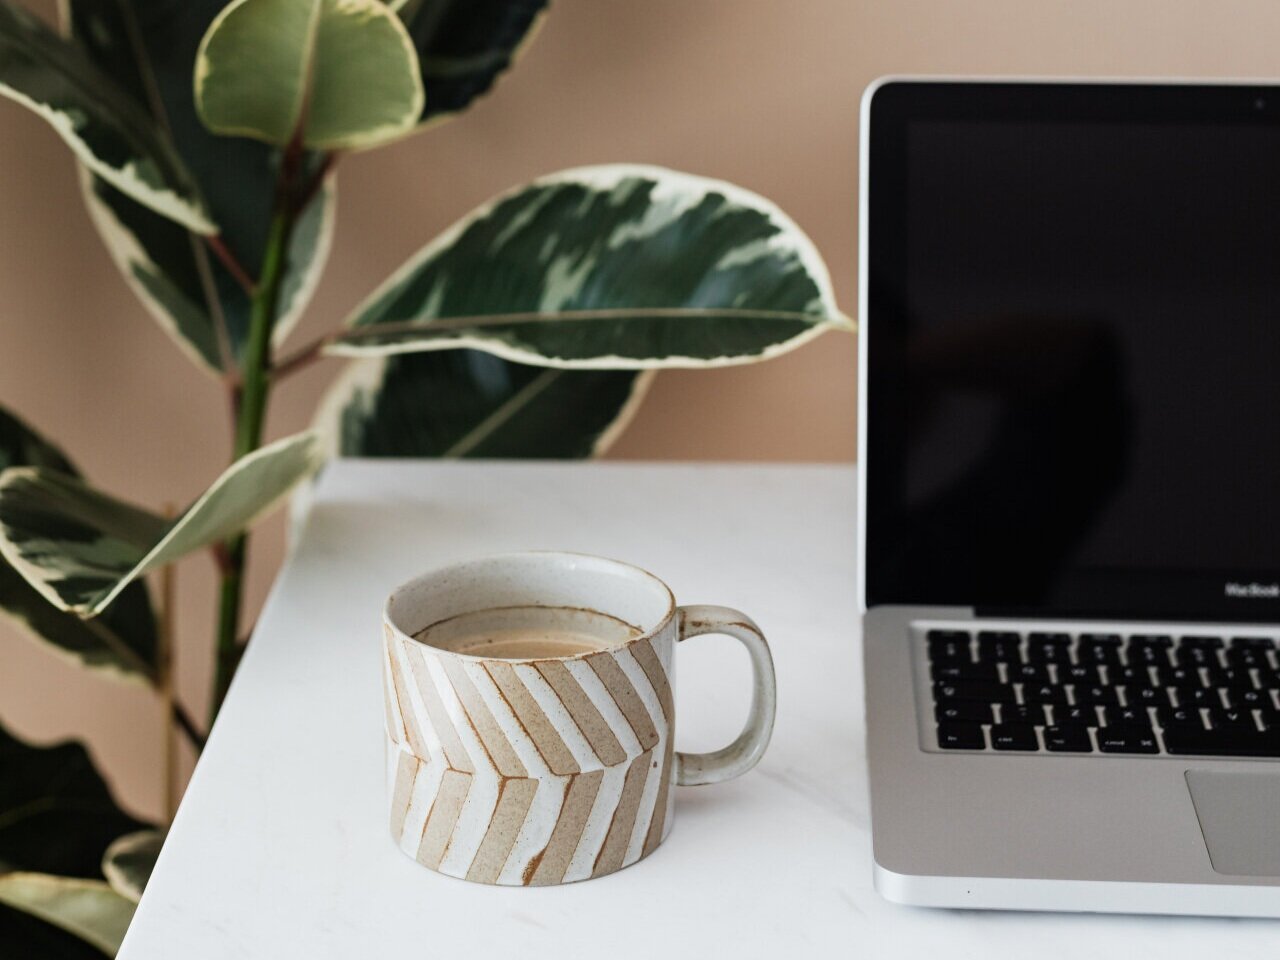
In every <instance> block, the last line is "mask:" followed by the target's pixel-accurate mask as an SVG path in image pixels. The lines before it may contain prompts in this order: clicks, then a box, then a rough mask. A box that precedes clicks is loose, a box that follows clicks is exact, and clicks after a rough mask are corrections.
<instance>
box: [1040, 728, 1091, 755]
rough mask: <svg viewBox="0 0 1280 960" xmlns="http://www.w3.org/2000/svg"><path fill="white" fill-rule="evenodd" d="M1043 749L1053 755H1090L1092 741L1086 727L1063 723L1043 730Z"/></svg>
mask: <svg viewBox="0 0 1280 960" xmlns="http://www.w3.org/2000/svg"><path fill="white" fill-rule="evenodd" d="M1044 747H1045V749H1046V750H1052V751H1053V752H1054V753H1092V752H1093V741H1092V740H1090V739H1089V728H1088V727H1086V726H1084V725H1083V724H1076V723H1063V724H1057V725H1055V726H1052V727H1045V728H1044Z"/></svg>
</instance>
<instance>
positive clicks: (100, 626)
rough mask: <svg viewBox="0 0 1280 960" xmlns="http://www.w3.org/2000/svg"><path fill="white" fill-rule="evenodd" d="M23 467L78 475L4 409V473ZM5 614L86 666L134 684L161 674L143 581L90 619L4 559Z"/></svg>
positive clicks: (1, 596) (1, 598)
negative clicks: (57, 601) (52, 598)
mask: <svg viewBox="0 0 1280 960" xmlns="http://www.w3.org/2000/svg"><path fill="white" fill-rule="evenodd" d="M23 466H25V467H38V468H41V469H46V470H50V471H56V472H60V473H63V474H66V475H69V476H77V473H76V470H75V467H73V466H72V464H71V463H70V461H68V460H67V458H66V456H64V455H63V453H62V451H60V450H58V449H57V448H56V447H54V446H53V445H52V444H51V443H49V442H48V441H47V440H45V439H44V438H43V437H41V436H40V435H39V434H37V433H36V432H35V431H34V430H32V429H31V427H29V426H27V424H25V423H23V422H22V421H21V420H19V419H18V418H17V417H14V416H12V415H11V414H9V413H6V412H5V411H4V410H0V471H2V470H4V469H7V468H8V467H23ZM0 614H4V615H6V616H8V617H9V618H11V619H12V621H13V622H14V623H15V624H16V625H17V626H18V627H20V628H21V629H22V630H23V631H24V632H25V633H27V634H29V635H30V636H31V637H32V638H33V639H35V640H37V641H41V642H44V643H46V644H48V645H49V646H50V648H51V649H52V650H53V651H54V652H56V653H58V654H61V655H63V656H66V657H70V658H71V659H73V660H75V661H76V662H78V663H80V664H81V665H83V666H86V667H89V668H91V669H95V670H102V671H106V672H108V673H111V674H114V675H115V676H117V677H120V678H122V679H132V680H147V679H150V678H151V677H152V676H153V675H154V673H155V670H154V664H155V655H156V620H155V616H154V614H153V613H152V609H151V601H150V598H149V597H148V595H147V590H146V587H145V585H144V584H142V583H135V584H132V585H131V586H130V587H129V588H128V589H127V590H125V591H124V592H123V593H122V594H121V595H120V598H119V600H117V602H116V603H115V604H113V605H112V607H111V609H110V610H108V611H106V613H105V614H104V615H103V616H102V617H100V618H99V619H97V620H94V621H84V620H81V619H80V618H79V617H77V616H75V615H74V614H71V613H67V612H66V611H64V610H61V609H59V608H58V607H55V606H54V605H53V604H51V603H50V602H49V601H48V600H47V599H46V598H45V597H43V596H41V595H40V593H39V592H38V591H37V590H36V589H35V588H34V587H32V586H31V585H30V584H29V583H27V581H26V580H24V579H23V578H22V576H21V575H20V574H19V573H18V572H17V571H16V570H14V569H13V567H11V566H10V565H9V563H8V562H7V561H6V560H4V559H2V558H0Z"/></svg>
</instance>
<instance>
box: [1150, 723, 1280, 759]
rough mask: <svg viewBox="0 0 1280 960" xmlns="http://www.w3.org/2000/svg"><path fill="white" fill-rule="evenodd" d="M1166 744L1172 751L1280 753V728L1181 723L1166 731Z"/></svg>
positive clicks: (1226, 754)
mask: <svg viewBox="0 0 1280 960" xmlns="http://www.w3.org/2000/svg"><path fill="white" fill-rule="evenodd" d="M1164 748H1165V750H1167V751H1168V752H1169V753H1176V754H1182V755H1190V756H1204V757H1280V732H1276V731H1273V730H1267V731H1266V732H1263V733H1247V732H1246V733H1240V732H1238V731H1235V730H1203V729H1196V728H1195V727H1190V726H1187V727H1183V726H1177V727H1170V728H1169V729H1168V730H1166V731H1164Z"/></svg>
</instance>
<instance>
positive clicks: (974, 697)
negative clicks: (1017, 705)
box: [933, 680, 1015, 703]
mask: <svg viewBox="0 0 1280 960" xmlns="http://www.w3.org/2000/svg"><path fill="white" fill-rule="evenodd" d="M933 699H934V700H936V701H937V702H938V703H946V702H947V701H950V700H970V701H977V702H978V703H1013V702H1014V699H1015V698H1014V695H1013V687H1010V686H1006V685H1005V684H1003V683H988V682H986V681H983V680H945V681H942V682H940V683H935V684H934V685H933Z"/></svg>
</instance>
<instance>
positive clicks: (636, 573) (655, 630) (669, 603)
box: [382, 550, 677, 663]
mask: <svg viewBox="0 0 1280 960" xmlns="http://www.w3.org/2000/svg"><path fill="white" fill-rule="evenodd" d="M530 557H534V558H539V559H545V560H548V561H554V560H556V559H563V558H571V559H572V558H578V559H586V560H591V561H593V562H596V563H601V564H606V565H608V566H612V567H615V568H619V569H621V570H623V571H624V572H625V573H626V574H627V575H628V576H630V577H632V578H635V579H642V580H648V581H650V582H651V583H653V584H655V585H657V586H658V587H660V588H661V590H662V592H663V595H664V596H665V597H666V609H665V611H664V612H663V614H662V616H661V617H660V618H659V619H658V620H657V622H656V623H654V625H653V626H652V627H649V628H648V629H642V630H640V632H639V633H637V634H636V635H635V636H634V637H631V638H629V639H628V640H626V641H625V642H624V643H621V644H618V645H617V646H616V647H610V648H608V649H607V650H593V651H589V652H586V653H574V654H569V655H567V656H561V657H485V656H477V655H475V654H470V653H458V652H456V651H454V650H445V649H442V648H441V647H436V646H433V645H432V644H429V643H427V642H425V641H423V640H419V639H418V638H417V637H416V636H414V635H413V634H411V633H409V632H408V631H406V630H404V629H403V628H402V627H401V626H400V624H399V623H397V622H396V621H395V619H394V618H393V617H392V614H391V607H392V605H393V604H394V603H395V601H396V597H397V596H398V595H399V594H401V593H403V592H404V591H406V590H408V589H410V588H412V587H415V586H417V585H418V584H419V583H421V582H423V581H424V580H429V579H432V578H434V577H439V576H441V575H443V574H446V573H448V572H449V571H451V570H454V569H456V568H459V567H469V566H476V565H481V564H483V565H488V564H491V563H500V562H502V561H504V560H516V559H524V558H530ZM526 606H539V605H538V604H526ZM490 609H498V608H497V607H493V608H490ZM583 609H586V610H590V611H591V612H594V613H599V614H602V615H604V616H608V617H612V614H610V613H608V612H607V611H605V610H599V609H596V608H587V607H584V608H583ZM676 609H677V608H676V598H675V594H673V593H672V592H671V588H670V587H669V586H667V584H666V582H665V581H663V580H662V578H661V577H658V576H657V575H656V574H653V573H651V572H650V571H648V570H646V569H645V568H644V567H640V566H637V565H636V564H634V563H628V562H627V561H625V560H616V559H614V558H613V557H604V556H601V555H599V554H595V553H585V552H583V551H580V550H508V551H504V552H502V553H489V554H482V555H481V556H478V557H471V558H469V559H466V560H458V561H454V562H453V563H446V564H443V565H441V566H438V567H434V568H432V569H430V570H426V571H424V572H422V573H420V574H418V575H417V576H415V577H410V578H409V579H408V580H406V581H404V582H403V583H401V584H400V585H399V586H397V587H396V588H395V589H394V590H392V591H391V593H390V594H389V595H388V596H387V599H386V602H385V603H383V605H382V622H383V623H384V624H386V625H387V626H388V627H389V628H390V629H391V630H393V631H394V632H395V633H396V635H397V636H398V637H400V638H401V639H402V640H405V641H408V642H409V643H413V644H416V645H417V646H420V647H423V648H424V649H427V650H430V651H431V652H432V653H433V654H434V655H436V656H441V657H456V658H457V659H459V660H464V661H468V662H471V663H492V662H500V663H539V662H543V663H545V662H548V661H554V662H561V663H568V662H572V661H575V660H585V659H586V658H587V657H595V656H600V655H601V654H617V653H618V652H620V651H623V650H627V649H629V648H631V647H632V646H634V645H636V644H638V643H641V642H643V641H645V640H650V639H652V638H654V637H656V636H658V635H659V634H661V633H662V631H663V630H665V629H666V628H667V626H668V625H669V624H670V623H671V621H672V619H673V618H674V617H675V615H676ZM427 626H431V624H428V625H427ZM424 629H426V627H422V628H420V629H419V631H418V632H419V633H421V632H422V630H424ZM637 629H639V628H637Z"/></svg>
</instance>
